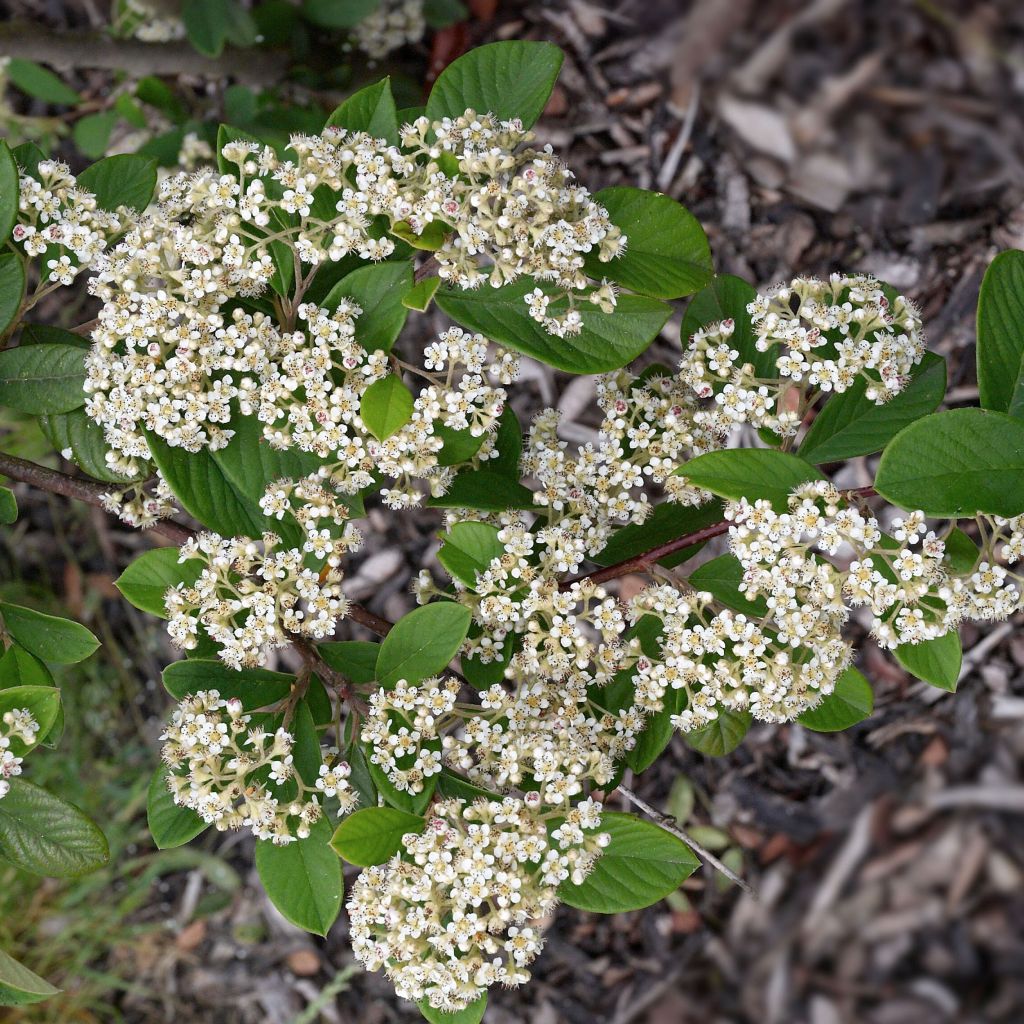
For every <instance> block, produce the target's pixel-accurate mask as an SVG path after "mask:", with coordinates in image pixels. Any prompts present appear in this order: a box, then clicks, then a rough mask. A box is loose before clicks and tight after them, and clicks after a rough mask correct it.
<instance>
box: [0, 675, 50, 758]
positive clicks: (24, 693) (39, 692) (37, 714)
mask: <svg viewBox="0 0 1024 1024" xmlns="http://www.w3.org/2000/svg"><path fill="white" fill-rule="evenodd" d="M8 711H27V712H28V713H29V714H30V715H31V716H32V717H33V718H34V719H35V720H36V724H37V725H38V726H39V732H38V733H37V734H36V739H35V741H34V742H32V743H25V741H24V740H22V739H21V738H20V737H19V736H12V737H11V738H10V750H11V752H12V753H13V754H14V755H15V756H16V757H22V756H24V755H25V754H27V753H28V752H29V751H30V750H32V749H33V748H34V747H36V746H37V745H38V744H39V742H40V740H42V739H43V737H45V736H46V734H47V733H48V732H49V731H50V730H51V729H52V728H53V725H54V722H56V721H57V716H58V714H60V690H58V689H57V688H56V687H55V686H8V687H5V688H4V689H0V720H2V719H3V716H4V715H6V714H7V712H8Z"/></svg>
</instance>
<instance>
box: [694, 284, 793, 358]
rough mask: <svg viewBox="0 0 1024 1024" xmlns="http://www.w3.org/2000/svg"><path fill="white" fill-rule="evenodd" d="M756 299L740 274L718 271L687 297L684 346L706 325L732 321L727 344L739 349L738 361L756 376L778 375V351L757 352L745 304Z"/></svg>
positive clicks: (752, 290) (752, 328) (751, 324)
mask: <svg viewBox="0 0 1024 1024" xmlns="http://www.w3.org/2000/svg"><path fill="white" fill-rule="evenodd" d="M756 298H757V291H756V290H755V289H754V288H753V287H752V286H751V285H750V284H748V283H747V282H746V281H744V280H743V278H741V277H734V276H733V275H732V274H719V275H718V276H717V277H715V279H714V280H713V281H711V283H710V284H708V285H707V286H706V287H705V288H702V289H701V290H700V291H699V292H697V294H696V295H694V297H693V298H692V299H691V300H690V304H689V306H687V307H686V313H685V314H684V315H683V323H682V326H681V328H680V332H679V333H680V336H681V339H682V344H683V348H686V347H687V346H688V345H689V342H690V338H691V337H692V336H693V334H694V332H695V331H697V330H699V329H700V328H702V327H707V326H708V324H716V323H720V322H721V321H722V320H732V321H733V323H734V324H735V329H734V331H733V335H732V337H731V338H730V339H729V343H730V344H731V345H732V347H733V348H734V349H736V351H737V352H739V359H738V360H737V362H738V363H739V364H743V363H750V364H751V365H752V366H753V367H754V372H755V374H756V375H757V376H758V377H778V375H779V371H778V369H777V368H776V366H775V359H776V358H777V353H776V352H774V351H772V350H769V351H768V352H758V350H757V348H756V346H755V341H756V340H757V339H756V336H755V334H754V326H753V323H752V322H751V319H750V314H749V313H748V312H747V303H749V302H753V301H754V299H756Z"/></svg>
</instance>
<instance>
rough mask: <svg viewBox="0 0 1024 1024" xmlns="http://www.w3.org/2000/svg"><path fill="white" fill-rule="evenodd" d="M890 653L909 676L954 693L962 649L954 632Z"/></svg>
mask: <svg viewBox="0 0 1024 1024" xmlns="http://www.w3.org/2000/svg"><path fill="white" fill-rule="evenodd" d="M893 653H894V654H895V655H896V660H897V661H898V662H899V663H900V664H901V665H902V666H903V667H904V668H905V669H906V670H907V671H908V672H909V673H910V674H911V675H914V676H917V678H918V679H923V680H924V681H925V682H926V683H930V684H931V685H932V686H937V687H938V688H939V689H940V690H947V691H948V692H949V693H955V692H956V687H957V683H958V682H959V681H960V669H961V667H962V665H963V649H962V648H961V646H960V635H959V634H958V633H957V631H956V630H955V629H953V630H950V631H949V632H948V633H944V634H943V635H942V636H940V637H938V638H936V639H935V640H924V641H922V642H921V643H919V644H900V645H899V647H897V648H896V649H895V651H893Z"/></svg>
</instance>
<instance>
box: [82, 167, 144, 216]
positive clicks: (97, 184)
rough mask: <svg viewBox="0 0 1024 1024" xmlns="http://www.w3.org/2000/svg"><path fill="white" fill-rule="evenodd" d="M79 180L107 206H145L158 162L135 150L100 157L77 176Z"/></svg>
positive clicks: (100, 204)
mask: <svg viewBox="0 0 1024 1024" xmlns="http://www.w3.org/2000/svg"><path fill="white" fill-rule="evenodd" d="M78 184H79V185H80V186H81V187H82V188H84V189H86V190H87V191H89V192H92V193H93V194H94V195H95V196H96V202H97V204H98V205H99V206H102V207H103V209H104V210H116V209H117V208H118V207H119V206H127V207H129V208H130V209H132V210H139V211H142V210H145V209H146V207H147V206H149V201H150V200H151V199H152V198H153V190H154V189H155V188H156V163H155V161H153V160H149V159H147V158H146V157H144V156H137V155H135V154H134V153H122V154H120V155H118V156H108V157H107V158H106V159H105V160H99V161H97V162H96V163H94V164H93V165H92V166H91V167H86V169H85V170H84V171H82V173H81V174H80V175H79V176H78Z"/></svg>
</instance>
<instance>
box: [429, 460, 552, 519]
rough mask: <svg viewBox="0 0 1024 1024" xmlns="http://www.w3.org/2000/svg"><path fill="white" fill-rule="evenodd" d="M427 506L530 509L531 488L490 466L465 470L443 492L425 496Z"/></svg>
mask: <svg viewBox="0 0 1024 1024" xmlns="http://www.w3.org/2000/svg"><path fill="white" fill-rule="evenodd" d="M427 505H428V507H430V508H473V509H479V510H481V511H484V512H505V511H506V510H508V509H510V508H533V491H531V490H530V489H529V488H528V487H524V486H523V485H522V484H521V483H519V481H518V480H513V479H512V478H511V477H508V476H504V475H503V474H501V473H497V472H495V471H494V470H493V469H467V470H464V471H463V472H461V473H459V474H458V475H457V476H456V477H455V479H454V480H453V481H452V482H451V486H450V487H449V488H448V490H447V491H445V493H444V494H442V495H440V496H438V497H436V498H430V499H428V501H427Z"/></svg>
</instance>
